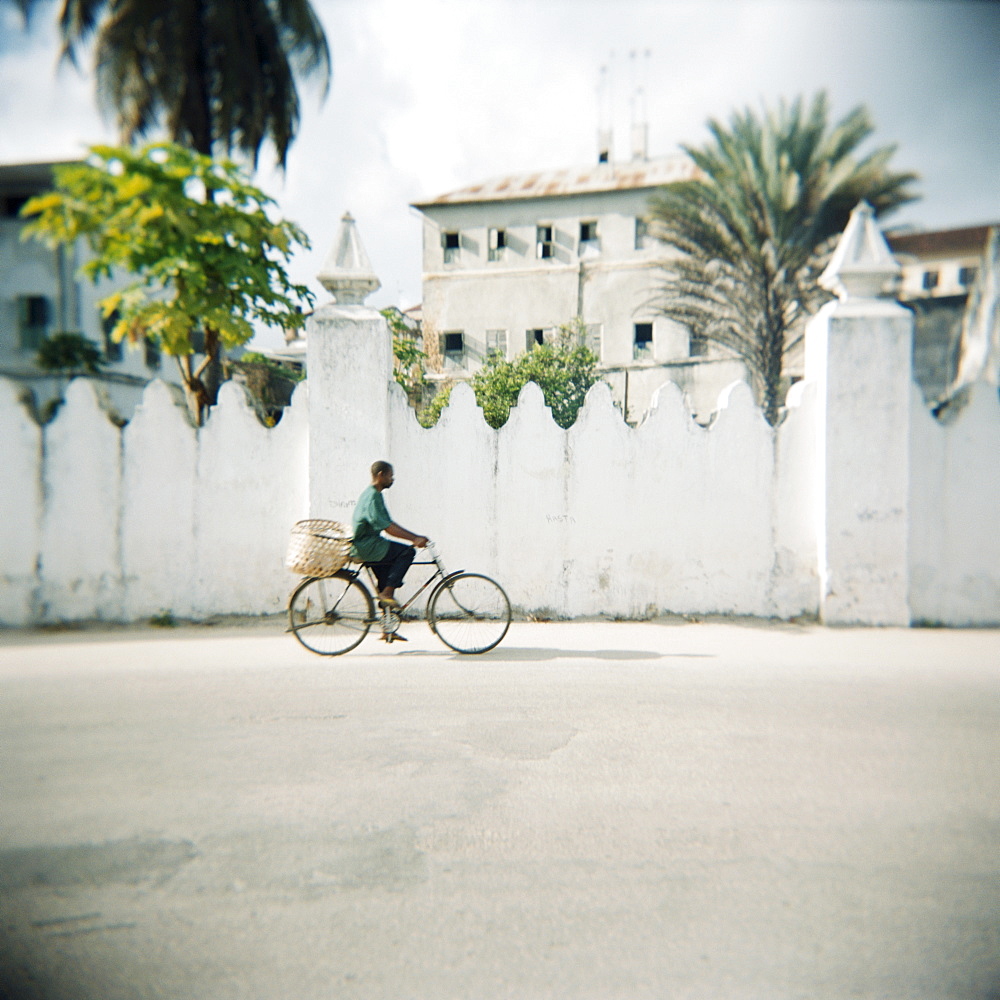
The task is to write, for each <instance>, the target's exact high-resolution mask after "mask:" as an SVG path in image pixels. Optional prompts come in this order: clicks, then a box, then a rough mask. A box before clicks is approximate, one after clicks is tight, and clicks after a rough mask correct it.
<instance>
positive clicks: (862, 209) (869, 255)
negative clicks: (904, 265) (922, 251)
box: [819, 201, 901, 302]
mask: <svg viewBox="0 0 1000 1000" xmlns="http://www.w3.org/2000/svg"><path fill="white" fill-rule="evenodd" d="M900 272H901V268H900V266H899V262H898V261H897V260H896V258H895V257H893V255H892V251H891V250H890V249H889V245H888V244H887V243H886V241H885V237H884V236H883V235H882V233H881V231H880V230H879V228H878V226H876V225H875V210H874V209H873V208H872V207H871V205H869V204H868V202H866V201H862V202H859V203H858V205H857V206H856V207H855V209H854V210H853V211H852V212H851V217H850V219H849V220H848V222H847V226H846V227H845V229H844V232H843V235H842V236H841V237H840V242H839V243H838V244H837V249H836V250H834V252H833V257H832V258H831V259H830V263H829V264H828V265H827V267H826V270H825V271H824V272H823V273H822V274H821V275H820V277H819V285H820V287H821V288H825V289H827V291H830V292H833V293H834V295H836V296H837V298H839V299H840V300H841V301H842V302H846V301H847V300H848V299H877V298H881V297H882V295H883V294H884V291H885V287H886V285H887V284H888V283H889V282H890V281H892V280H893V279H894V278H898V277H899V274H900Z"/></svg>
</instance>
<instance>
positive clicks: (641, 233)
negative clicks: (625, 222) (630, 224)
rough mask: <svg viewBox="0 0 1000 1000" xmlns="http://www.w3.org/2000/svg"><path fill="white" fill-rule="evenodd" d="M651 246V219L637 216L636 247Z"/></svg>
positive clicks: (637, 248) (642, 248) (643, 248)
mask: <svg viewBox="0 0 1000 1000" xmlns="http://www.w3.org/2000/svg"><path fill="white" fill-rule="evenodd" d="M647 246H649V220H648V219H643V218H639V217H636V220H635V248H636V250H645V248H646V247H647Z"/></svg>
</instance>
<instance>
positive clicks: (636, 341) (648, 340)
mask: <svg viewBox="0 0 1000 1000" xmlns="http://www.w3.org/2000/svg"><path fill="white" fill-rule="evenodd" d="M652 356H653V324H652V323H636V324H635V333H634V335H633V338H632V358H633V360H634V361H644V360H648V359H649V358H651V357H652Z"/></svg>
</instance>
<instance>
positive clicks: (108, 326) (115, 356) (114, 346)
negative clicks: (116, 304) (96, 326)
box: [101, 309, 123, 361]
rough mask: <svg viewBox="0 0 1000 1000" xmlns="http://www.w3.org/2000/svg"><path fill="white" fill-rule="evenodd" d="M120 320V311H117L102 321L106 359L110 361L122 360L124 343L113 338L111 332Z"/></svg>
mask: <svg viewBox="0 0 1000 1000" xmlns="http://www.w3.org/2000/svg"><path fill="white" fill-rule="evenodd" d="M119 318H120V317H119V313H118V310H117V309H115V310H114V312H112V313H111V315H110V316H105V317H104V318H103V319H102V320H101V333H102V334H103V338H104V357H105V358H107V360H108V361H121V359H122V354H123V351H122V342H121V341H120V340H115V339H114V338H112V336H111V331H112V330H113V329H114V328H115V324H116V323H117V322H118V320H119Z"/></svg>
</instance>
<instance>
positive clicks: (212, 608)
mask: <svg viewBox="0 0 1000 1000" xmlns="http://www.w3.org/2000/svg"><path fill="white" fill-rule="evenodd" d="M293 409H294V407H293ZM284 422H285V421H284V419H283V420H282V421H281V424H283V423H284ZM299 423H300V426H299V428H298V429H297V431H296V430H292V429H289V428H286V433H285V434H275V433H272V432H271V430H270V429H269V428H267V427H264V426H263V425H262V424H261V423H260V422H259V421H258V420H257V417H256V415H255V413H254V411H253V408H252V407H251V406H250V404H249V402H248V401H247V398H246V395H245V392H244V390H243V388H242V387H241V386H239V385H238V384H237V383H235V382H226V383H224V384H223V385H222V388H221V389H220V391H219V402H218V405H217V406H215V407H213V408H212V412H211V415H210V416H209V419H208V422H207V423H206V425H205V426H204V427H203V428H202V429H201V433H200V434H199V449H198V466H197V481H198V492H197V497H196V503H195V510H194V544H195V551H196V573H195V576H194V581H193V585H194V586H193V589H194V594H195V601H196V606H197V607H198V609H199V611H200V613H201V614H202V615H211V614H261V613H269V612H278V611H280V610H281V609H282V607H283V606H284V605H285V604H286V603H287V599H288V591H289V589H290V586H291V583H292V582H293V580H292V578H291V577H290V574H288V573H287V571H286V570H285V569H284V568H283V559H284V555H285V549H286V546H287V542H288V532H289V529H290V528H291V526H292V524H293V523H294V522H295V521H296V520H300V519H301V518H303V517H305V516H306V513H305V511H306V500H305V496H304V495H303V493H302V489H301V486H302V479H301V468H300V467H297V466H300V463H301V461H302V445H301V442H298V441H296V442H295V443H294V446H290V445H291V444H292V442H291V441H289V438H290V437H291V436H293V435H294V436H295V437H296V438H299V437H301V436H302V435H303V431H304V427H303V426H302V423H303V422H301V421H300V422H299ZM281 424H278V427H277V428H275V431H277V430H279V429H280V428H281Z"/></svg>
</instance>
